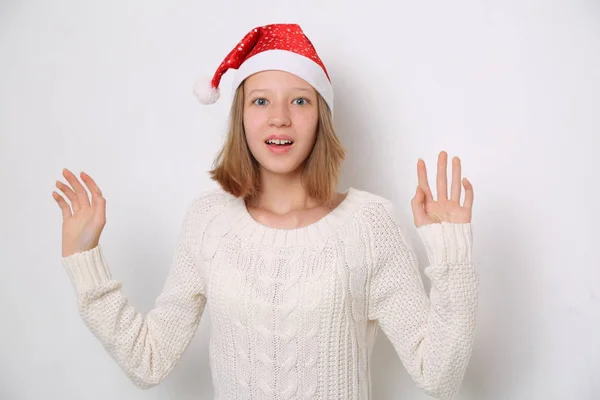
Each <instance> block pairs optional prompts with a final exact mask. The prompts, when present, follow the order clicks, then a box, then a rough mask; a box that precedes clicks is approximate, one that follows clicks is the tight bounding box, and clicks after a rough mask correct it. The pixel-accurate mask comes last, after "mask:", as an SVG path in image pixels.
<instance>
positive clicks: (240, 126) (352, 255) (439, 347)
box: [53, 24, 478, 400]
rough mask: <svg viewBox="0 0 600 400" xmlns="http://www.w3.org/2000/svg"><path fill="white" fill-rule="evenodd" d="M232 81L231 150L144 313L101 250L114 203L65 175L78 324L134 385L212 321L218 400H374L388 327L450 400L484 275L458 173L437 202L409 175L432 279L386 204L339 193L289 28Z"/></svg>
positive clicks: (314, 81)
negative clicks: (376, 360)
mask: <svg viewBox="0 0 600 400" xmlns="http://www.w3.org/2000/svg"><path fill="white" fill-rule="evenodd" d="M228 69H235V70H237V72H236V75H235V79H234V88H235V97H234V100H233V104H232V109H231V118H230V127H229V133H228V137H227V141H226V143H225V144H224V147H223V148H222V150H221V152H220V153H219V155H218V157H217V159H216V160H215V165H214V169H213V170H212V171H211V177H212V179H214V180H215V181H217V182H218V183H219V188H218V189H216V190H211V191H207V192H203V193H201V194H199V195H198V196H197V197H196V198H195V199H193V200H192V202H191V203H190V205H189V208H188V210H187V212H186V215H185V218H184V221H183V224H182V228H181V234H180V237H179V242H178V245H177V247H176V249H175V254H174V258H173V262H172V264H171V269H170V272H169V276H168V279H167V281H166V283H165V286H164V289H163V291H162V292H161V294H160V296H159V297H158V299H157V301H156V304H155V308H154V309H153V310H152V311H151V312H149V313H148V314H147V315H145V316H144V315H141V314H140V313H139V312H137V311H136V310H135V309H134V308H133V307H132V306H131V305H130V304H129V302H128V300H127V298H126V297H125V296H124V295H123V293H122V292H121V290H120V289H121V283H120V282H119V281H117V280H115V279H113V278H112V276H111V273H110V270H109V267H108V263H107V261H106V258H105V257H104V254H103V253H102V249H101V246H100V245H99V239H100V234H101V231H102V229H103V227H104V225H105V222H106V217H105V215H106V203H105V199H104V197H103V196H102V192H101V191H100V189H99V188H98V185H97V184H96V183H95V182H94V180H93V179H92V178H91V177H90V176H88V175H86V174H85V173H83V172H82V173H81V179H82V180H83V182H84V183H85V185H86V186H87V188H88V189H89V192H90V193H91V201H90V199H89V198H88V194H87V192H86V189H85V188H84V186H83V185H82V184H81V183H80V182H79V180H78V179H77V177H76V176H74V175H73V174H72V173H71V172H70V171H68V170H66V169H65V170H64V177H65V178H66V180H67V181H68V183H69V184H70V186H68V185H67V184H63V183H61V182H58V181H57V187H58V188H59V189H60V190H61V191H62V192H63V193H64V195H65V196H66V197H67V198H68V199H69V200H70V203H71V205H70V206H69V205H68V204H67V202H66V201H65V199H64V198H63V197H62V196H60V195H58V194H57V193H56V192H53V197H54V198H55V200H56V201H57V203H58V205H59V207H60V208H61V209H62V214H63V242H62V255H63V258H62V261H63V264H64V267H65V268H66V271H67V273H68V274H69V277H70V279H71V281H72V283H73V285H74V287H75V290H76V292H77V295H78V302H79V307H80V313H81V316H82V318H83V320H84V322H85V323H86V325H87V326H88V327H89V329H90V330H91V331H92V332H93V333H94V335H95V336H96V337H97V338H98V339H99V341H100V342H101V343H102V344H103V345H104V347H105V348H106V351H107V352H108V353H109V354H110V356H111V357H113V358H114V360H115V361H116V362H117V363H118V364H119V365H120V366H121V368H122V369H123V370H124V372H125V373H126V374H127V375H128V376H129V377H130V378H131V380H132V381H133V382H134V383H135V384H136V385H138V386H140V387H142V388H148V387H151V386H153V385H157V384H158V383H159V382H161V381H162V380H163V379H165V377H166V376H167V374H169V372H170V371H171V370H172V369H173V368H174V366H175V365H176V363H177V361H178V359H179V358H180V357H181V355H182V353H183V352H184V351H185V349H186V348H187V346H188V345H189V343H190V341H191V339H192V337H193V336H194V334H195V332H196V329H197V327H198V324H199V321H200V319H201V316H202V315H203V312H204V309H205V306H206V305H208V310H209V312H210V318H211V322H212V324H211V329H212V332H211V336H210V366H211V370H212V375H213V384H214V392H215V398H216V399H223V400H225V399H234V398H235V399H335V400H339V399H361V400H367V399H370V397H371V386H370V382H371V380H370V371H371V360H370V356H371V351H372V348H373V344H374V342H375V338H376V335H377V332H378V329H379V327H381V328H382V330H383V331H384V333H385V334H386V335H387V337H388V338H389V339H390V341H391V343H392V344H393V346H394V348H395V350H396V352H397V354H398V356H399V357H400V359H401V361H402V363H403V365H404V366H405V368H406V369H407V371H408V372H409V373H410V375H411V376H412V378H413V379H414V381H415V382H416V384H417V385H419V387H421V388H422V389H423V390H424V391H425V392H426V393H428V394H429V395H431V396H434V397H436V398H439V399H451V398H453V396H454V395H455V394H456V393H457V391H458V390H459V387H460V385H461V381H462V379H463V375H464V372H465V369H466V367H467V363H468V360H469V358H470V354H471V348H472V341H473V333H474V327H475V310H476V304H477V293H478V275H477V273H476V270H475V269H474V266H473V263H472V259H471V248H472V234H471V209H472V204H473V188H472V186H471V184H470V183H469V181H467V180H466V179H463V180H462V185H463V186H464V189H465V199H464V203H463V204H462V205H461V204H459V203H460V198H461V168H460V160H459V159H458V158H456V157H455V158H454V159H453V162H452V183H451V188H450V196H448V191H447V177H446V165H447V155H446V153H445V152H441V153H440V155H439V161H438V166H437V180H436V184H437V197H438V198H437V200H434V198H433V196H432V193H431V190H430V188H429V184H428V181H427V173H426V168H425V164H424V163H423V161H422V160H419V161H418V163H417V177H418V187H417V190H416V193H415V196H414V198H413V200H412V211H413V214H414V223H415V225H416V227H417V229H418V232H419V234H420V237H421V238H422V240H423V242H424V245H425V248H426V250H427V255H428V258H429V262H430V264H429V266H428V267H427V268H426V269H425V274H426V275H427V277H428V278H429V279H430V280H431V283H432V285H431V291H430V295H429V296H427V294H426V293H425V290H424V286H423V283H422V280H421V277H420V273H419V266H418V262H417V257H416V256H415V253H414V252H413V249H412V247H411V244H410V242H409V238H408V236H407V235H406V233H405V231H404V230H403V228H402V227H401V225H400V224H399V222H398V220H397V218H396V217H395V214H394V207H393V205H392V204H391V203H390V201H388V200H386V199H384V198H382V197H380V196H378V195H375V194H373V193H369V192H367V191H362V190H359V189H356V188H349V189H348V190H346V191H345V192H343V193H336V192H335V189H334V188H335V185H336V181H337V177H338V169H339V165H340V163H341V161H342V159H343V158H344V155H345V151H344V149H343V147H342V145H341V143H340V142H339V140H338V138H337V137H336V134H335V131H334V128H333V126H332V113H333V110H334V105H333V90H332V87H331V83H330V80H329V75H328V73H327V70H326V68H325V66H324V65H323V63H322V61H321V59H320V58H319V56H318V55H317V53H316V51H315V49H314V47H313V46H312V44H311V42H310V40H309V39H308V38H307V37H306V36H305V35H304V33H303V31H302V30H301V28H300V27H299V26H298V25H295V24H274V25H267V26H261V27H257V28H256V29H253V30H252V31H251V32H250V33H248V34H247V35H246V36H245V37H244V38H243V40H242V41H241V42H240V43H239V44H238V45H237V46H236V47H235V48H234V49H233V50H232V51H231V52H230V53H229V54H228V55H227V57H226V58H225V60H224V61H223V62H222V63H221V65H220V67H219V68H218V69H217V71H216V73H215V76H214V78H213V79H212V81H211V87H210V88H208V89H209V90H208V91H203V88H202V87H201V86H197V87H196V93H197V95H198V97H199V99H200V100H201V101H202V102H203V103H211V102H214V101H216V100H217V98H218V96H219V90H218V85H219V81H220V79H221V76H222V75H223V74H224V73H225V72H226V71H227V70H228Z"/></svg>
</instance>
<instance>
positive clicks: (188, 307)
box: [62, 211, 206, 388]
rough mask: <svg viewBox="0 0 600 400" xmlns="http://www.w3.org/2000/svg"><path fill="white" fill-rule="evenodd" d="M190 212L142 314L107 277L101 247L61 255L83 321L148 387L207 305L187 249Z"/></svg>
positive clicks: (176, 352)
mask: <svg viewBox="0 0 600 400" xmlns="http://www.w3.org/2000/svg"><path fill="white" fill-rule="evenodd" d="M193 216H194V213H192V212H190V211H188V215H187V216H186V220H185V223H184V225H183V229H182V231H181V234H180V237H179V240H178V245H177V247H176V249H175V254H174V257H173V261H172V263H171V268H170V272H169V275H168V277H167V280H166V283H165V286H164V288H163V290H162V292H161V294H160V295H159V296H158V298H157V300H156V304H155V307H154V309H153V310H152V311H150V312H149V313H148V314H147V315H146V316H144V315H142V314H140V313H139V312H137V311H136V310H135V309H134V308H133V307H132V306H131V305H130V304H129V301H128V300H127V298H126V297H125V296H124V295H123V293H122V292H121V283H120V282H118V281H116V280H114V279H113V278H112V277H111V273H110V270H109V268H108V265H107V262H106V259H105V258H104V255H103V253H102V248H101V246H100V245H98V246H96V247H95V248H93V249H91V250H88V251H86V252H80V253H75V254H73V255H71V256H69V257H63V259H62V261H63V265H64V267H65V269H66V271H67V273H68V275H69V277H70V279H71V281H72V283H73V285H74V287H75V290H76V292H77V298H78V303H79V311H80V314H81V317H82V318H83V321H84V322H85V324H86V325H87V326H88V328H89V329H90V330H91V332H92V333H93V334H94V335H95V336H96V337H97V338H98V339H99V340H100V342H101V343H102V345H103V346H104V348H105V349H106V351H107V352H108V353H109V354H110V356H111V357H112V358H113V359H114V360H115V361H116V362H117V363H118V364H119V366H120V367H121V368H122V369H123V370H124V371H125V373H126V374H127V376H128V377H129V378H130V379H131V380H132V381H133V383H134V384H136V385H137V386H139V387H141V388H149V387H152V386H155V385H157V384H158V383H160V382H161V381H162V380H163V379H164V378H165V377H166V376H167V375H168V374H169V372H170V371H171V370H172V369H173V367H174V366H175V364H176V363H177V361H178V360H179V358H180V357H181V355H182V354H183V352H184V351H185V349H186V348H187V346H188V344H189V343H190V341H191V339H192V337H193V336H194V334H195V332H196V329H197V327H198V324H199V322H200V318H201V316H202V313H203V311H204V306H205V304H206V297H205V291H204V281H203V279H202V275H201V273H200V270H199V265H198V262H197V260H196V259H195V258H194V256H193V255H192V253H191V251H190V243H189V238H190V232H191V229H190V227H191V226H193V223H192V217H193Z"/></svg>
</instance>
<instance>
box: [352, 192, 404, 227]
mask: <svg viewBox="0 0 600 400" xmlns="http://www.w3.org/2000/svg"><path fill="white" fill-rule="evenodd" d="M351 190H352V192H353V193H352V194H353V196H354V197H355V198H356V199H357V200H356V201H357V203H358V207H357V214H358V215H360V216H361V217H363V219H366V221H367V222H368V223H369V224H370V225H373V226H374V225H382V224H385V223H386V222H387V223H389V222H391V223H394V224H397V225H399V219H398V215H397V209H396V207H395V206H394V203H393V202H392V201H391V200H390V199H388V198H386V197H383V196H382V195H379V194H376V193H373V192H369V191H366V190H361V189H357V188H352V189H351Z"/></svg>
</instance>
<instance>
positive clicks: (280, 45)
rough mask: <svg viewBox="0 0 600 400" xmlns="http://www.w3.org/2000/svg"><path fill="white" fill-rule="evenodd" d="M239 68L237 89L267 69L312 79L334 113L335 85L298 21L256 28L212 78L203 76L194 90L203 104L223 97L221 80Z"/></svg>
mask: <svg viewBox="0 0 600 400" xmlns="http://www.w3.org/2000/svg"><path fill="white" fill-rule="evenodd" d="M229 69H235V70H237V71H236V74H235V77H234V80H233V90H234V91H235V90H236V89H237V88H238V86H239V85H240V84H241V83H242V82H243V80H244V79H246V78H247V77H249V76H250V75H252V74H255V73H257V72H260V71H266V70H280V71H286V72H290V73H292V74H294V75H296V76H298V77H300V78H302V79H304V80H305V81H306V82H308V83H309V84H310V85H312V87H314V88H315V90H316V91H317V92H319V94H320V95H321V96H322V97H323V99H324V100H325V101H326V102H327V104H328V105H329V109H330V110H331V112H332V113H333V87H332V86H331V80H330V78H329V74H328V73H327V69H326V68H325V65H324V64H323V62H322V61H321V59H320V58H319V56H318V55H317V52H316V50H315V48H314V47H313V45H312V43H311V42H310V40H309V39H308V37H307V36H306V35H305V34H304V32H303V31H302V28H300V26H299V25H297V24H271V25H265V26H260V27H257V28H254V29H252V31H250V32H249V33H248V34H246V36H244V38H243V39H242V41H241V42H239V43H238V44H237V46H235V48H234V49H233V50H231V52H230V53H229V54H228V55H227V57H225V59H224V60H223V62H222V63H221V65H219V68H217V71H216V72H215V74H214V76H213V78H212V79H211V81H210V82H206V81H201V80H199V81H198V82H196V84H195V86H194V93H195V94H196V97H197V98H198V100H199V101H200V103H202V104H211V103H214V102H216V101H217V100H218V99H219V83H220V82H221V77H222V76H223V74H225V72H227V70H229Z"/></svg>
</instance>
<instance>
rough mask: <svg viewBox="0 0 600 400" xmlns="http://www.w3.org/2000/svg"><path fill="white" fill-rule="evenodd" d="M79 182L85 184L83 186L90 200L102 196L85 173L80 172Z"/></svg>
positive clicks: (94, 183)
mask: <svg viewBox="0 0 600 400" xmlns="http://www.w3.org/2000/svg"><path fill="white" fill-rule="evenodd" d="M81 180H82V181H83V183H85V185H86V186H87V188H88V190H89V191H90V193H91V194H92V199H93V198H94V197H95V196H102V191H101V190H100V188H99V187H98V185H97V184H96V182H95V181H94V180H93V179H92V177H91V176H89V175H88V174H86V173H85V172H83V171H81Z"/></svg>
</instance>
